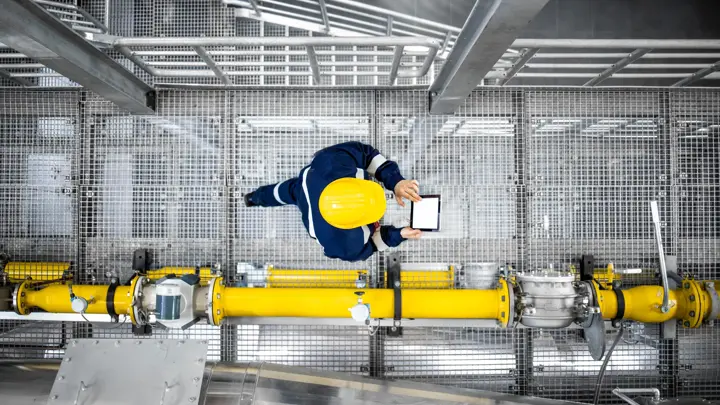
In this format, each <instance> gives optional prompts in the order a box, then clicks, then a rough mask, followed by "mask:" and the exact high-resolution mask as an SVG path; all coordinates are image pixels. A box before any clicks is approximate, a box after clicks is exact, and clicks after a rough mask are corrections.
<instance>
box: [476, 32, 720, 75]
mask: <svg viewBox="0 0 720 405" xmlns="http://www.w3.org/2000/svg"><path fill="white" fill-rule="evenodd" d="M512 47H513V49H510V50H509V51H508V52H507V53H505V54H504V55H503V59H508V60H509V62H507V61H503V60H501V61H499V62H498V64H496V65H495V69H494V70H493V71H491V72H490V73H489V74H488V75H487V76H486V79H495V80H496V83H497V84H499V85H505V84H507V83H508V82H509V81H510V80H512V79H513V78H525V79H575V80H576V81H577V83H576V85H582V86H586V87H593V86H597V85H599V84H601V83H602V82H604V81H606V80H608V79H610V78H615V79H634V80H637V85H643V82H642V80H644V79H668V80H669V82H668V85H670V86H672V87H683V86H687V85H690V84H693V83H695V82H696V81H698V80H700V79H720V73H717V72H718V70H720V53H718V52H717V50H718V49H720V40H716V39H710V40H695V39H692V40H677V39H659V40H653V39H518V40H516V41H515V42H513V45H512ZM514 49H519V51H516V50H514ZM545 49H547V50H549V51H548V52H544V50H545ZM588 50H593V51H592V52H588ZM603 50H604V51H606V52H603ZM566 59H573V62H572V63H564V62H562V61H563V60H566ZM540 60H548V61H549V62H548V63H543V62H540ZM675 61H677V63H675ZM694 61H695V62H694ZM621 71H622V72H621ZM671 79H677V80H676V81H674V82H673V81H672V80H671ZM490 84H493V83H490ZM538 84H542V83H538ZM626 85H633V83H627V84H626Z"/></svg>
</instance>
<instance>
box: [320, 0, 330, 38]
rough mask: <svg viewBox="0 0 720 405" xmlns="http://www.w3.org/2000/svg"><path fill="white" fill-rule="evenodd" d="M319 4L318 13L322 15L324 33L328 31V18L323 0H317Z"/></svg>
mask: <svg viewBox="0 0 720 405" xmlns="http://www.w3.org/2000/svg"><path fill="white" fill-rule="evenodd" d="M318 4H319V5H320V15H322V19H323V25H324V26H325V33H326V34H327V33H329V32H330V19H329V18H328V13H327V7H325V0H318Z"/></svg>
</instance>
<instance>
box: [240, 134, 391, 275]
mask: <svg viewBox="0 0 720 405" xmlns="http://www.w3.org/2000/svg"><path fill="white" fill-rule="evenodd" d="M370 176H374V177H375V178H376V179H378V180H379V181H380V182H382V183H383V185H384V186H385V188H387V189H388V190H394V189H395V185H396V184H397V183H398V182H399V181H401V180H404V179H403V177H402V175H401V174H400V169H399V168H398V165H397V163H395V162H393V161H391V160H387V159H386V158H385V157H384V156H383V155H381V154H380V152H378V151H377V149H375V148H373V147H372V146H370V145H366V144H363V143H360V142H347V143H341V144H339V145H335V146H330V147H328V148H325V149H323V150H321V151H319V152H318V153H316V154H315V157H314V158H313V161H312V162H311V163H310V165H308V166H306V167H304V168H303V169H302V170H301V171H300V174H299V175H298V177H295V178H293V179H290V180H286V181H283V182H280V183H276V184H271V185H267V186H262V187H260V188H258V189H257V190H256V191H255V192H253V194H252V195H251V196H250V201H252V202H253V203H254V204H256V205H259V206H262V207H277V206H281V205H289V204H291V205H296V206H297V207H298V208H299V209H300V212H301V213H302V221H303V224H305V229H307V231H308V233H309V234H310V237H311V238H313V239H316V240H317V241H318V242H319V243H320V245H322V247H323V248H324V253H325V256H327V257H330V258H334V259H342V260H346V261H357V260H365V259H367V258H368V257H370V256H372V254H373V253H374V252H377V251H383V250H385V249H387V248H388V247H395V246H398V245H400V243H402V241H403V240H405V239H404V238H403V237H402V236H401V235H400V230H401V229H400V228H396V227H394V226H388V225H383V226H381V227H379V228H378V229H375V225H374V224H368V225H365V226H361V227H359V228H354V229H338V228H335V227H333V226H331V225H330V224H328V223H327V222H326V221H325V220H324V219H323V217H322V215H320V209H319V207H318V201H319V200H320V194H321V193H322V191H323V190H324V189H325V187H326V186H327V185H328V184H330V183H331V182H333V181H335V180H337V179H340V178H345V177H354V178H359V179H365V180H368V179H369V178H370Z"/></svg>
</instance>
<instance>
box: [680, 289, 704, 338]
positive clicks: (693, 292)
mask: <svg viewBox="0 0 720 405" xmlns="http://www.w3.org/2000/svg"><path fill="white" fill-rule="evenodd" d="M683 285H684V287H685V288H684V291H685V299H686V300H687V301H686V302H687V308H688V312H687V317H686V318H684V322H683V326H685V327H686V328H699V327H700V326H701V325H702V321H703V316H702V315H703V312H704V311H703V310H704V308H703V305H704V304H705V303H704V302H703V301H704V299H703V298H704V295H703V294H701V291H702V289H701V286H700V283H698V282H697V281H695V280H687V279H686V280H683Z"/></svg>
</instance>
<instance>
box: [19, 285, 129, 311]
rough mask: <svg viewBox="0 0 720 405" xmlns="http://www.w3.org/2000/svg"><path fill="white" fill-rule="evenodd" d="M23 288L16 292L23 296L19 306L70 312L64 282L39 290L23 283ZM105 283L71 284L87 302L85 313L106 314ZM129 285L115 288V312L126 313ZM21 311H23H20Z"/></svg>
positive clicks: (27, 309) (77, 293) (68, 293)
mask: <svg viewBox="0 0 720 405" xmlns="http://www.w3.org/2000/svg"><path fill="white" fill-rule="evenodd" d="M22 287H24V288H22V289H21V290H19V291H18V292H19V293H20V294H21V295H22V294H24V296H21V297H19V298H18V299H19V301H20V307H21V308H24V309H25V310H26V311H27V312H29V310H30V309H32V308H39V309H42V310H43V311H45V312H53V313H72V312H74V311H73V309H72V307H71V305H70V291H69V290H68V286H67V285H66V284H52V285H48V286H46V287H44V288H42V289H40V290H32V289H31V288H32V286H27V284H26V283H23V286H22ZM108 287H109V286H107V285H73V286H72V290H73V293H74V294H75V295H76V296H77V297H82V298H84V299H85V300H87V302H88V308H87V311H85V313H88V314H107V302H106V298H107V292H108ZM132 298H133V297H132V294H131V287H127V286H118V287H117V288H116V289H115V299H114V303H115V312H117V313H118V314H126V313H128V310H129V309H130V307H131V305H132ZM21 313H23V312H21Z"/></svg>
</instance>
